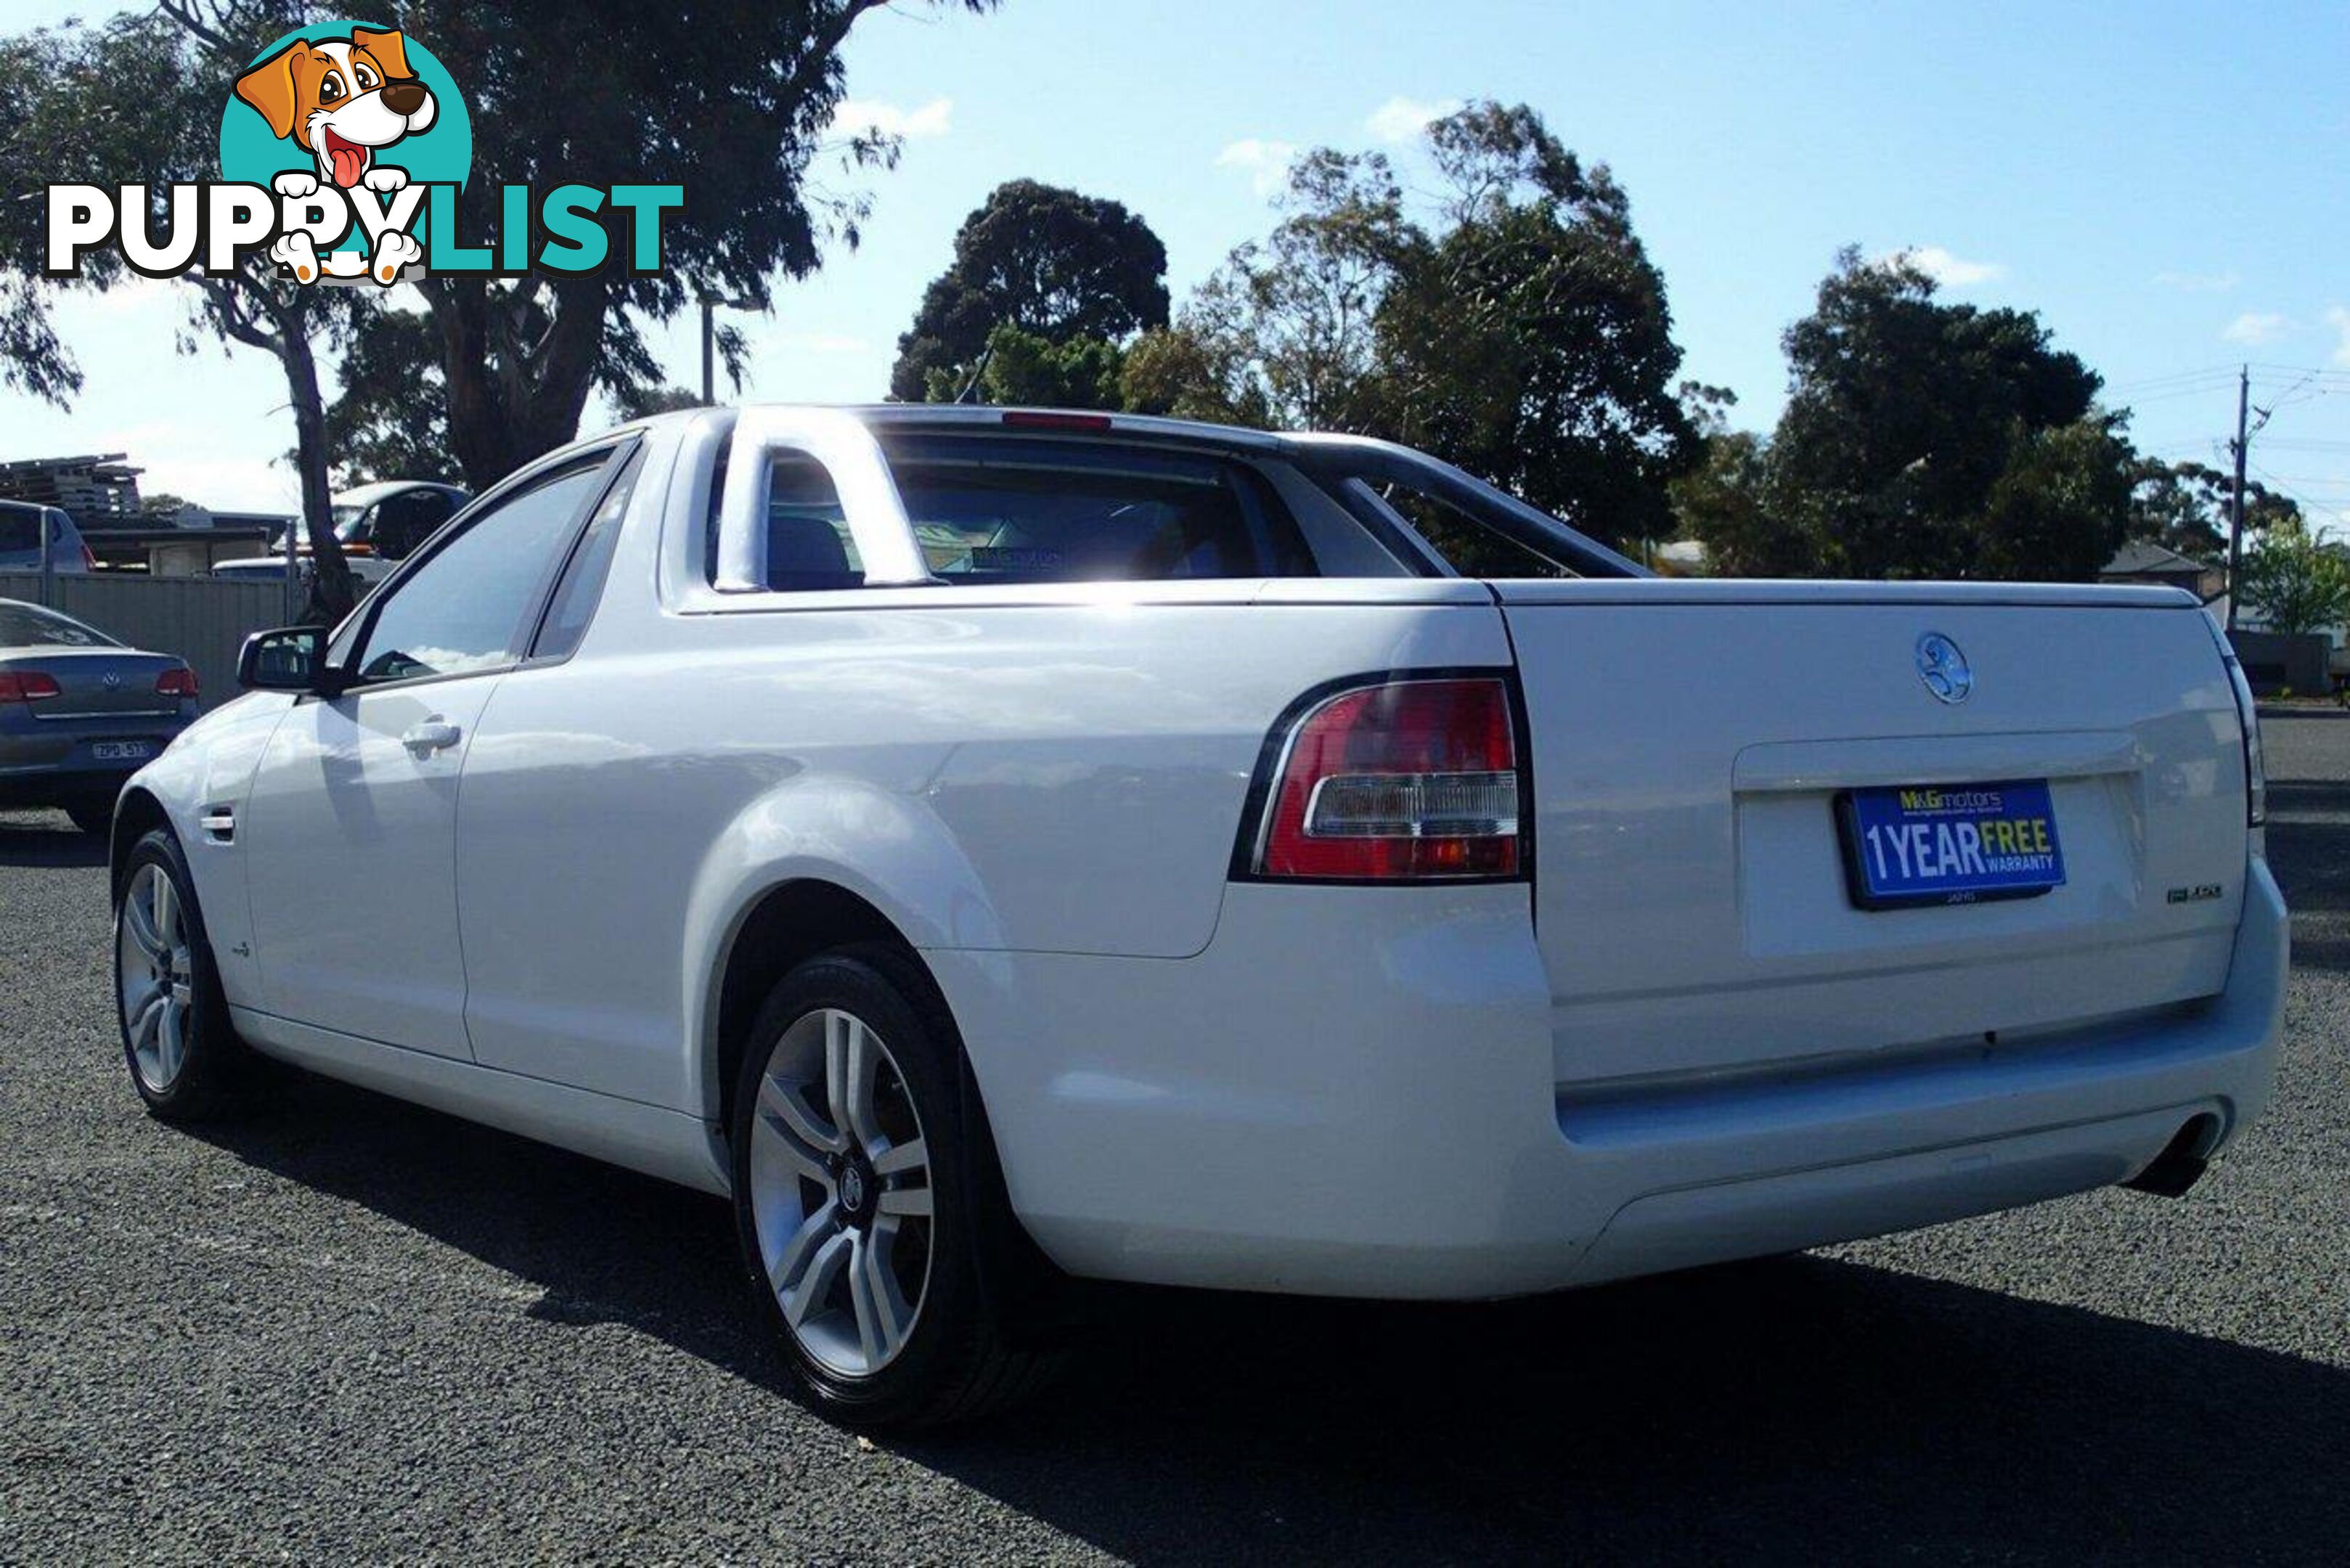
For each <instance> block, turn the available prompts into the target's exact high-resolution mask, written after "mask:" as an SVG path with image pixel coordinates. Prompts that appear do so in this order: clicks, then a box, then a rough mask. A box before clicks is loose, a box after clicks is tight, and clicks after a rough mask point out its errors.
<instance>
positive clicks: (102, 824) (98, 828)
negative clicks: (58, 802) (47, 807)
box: [66, 801, 114, 837]
mask: <svg viewBox="0 0 2350 1568" xmlns="http://www.w3.org/2000/svg"><path fill="white" fill-rule="evenodd" d="M66 815H67V816H68V817H70V818H71V819H72V821H73V825H74V826H75V827H76V828H78V829H79V830H80V831H81V832H83V833H87V834H90V835H92V836H97V837H103V836H106V835H107V834H109V833H110V832H112V831H113V830H114V805H113V803H112V802H111V801H109V802H108V803H107V804H106V805H99V804H98V803H96V802H94V801H83V802H80V803H79V804H78V805H69V806H68V807H66Z"/></svg>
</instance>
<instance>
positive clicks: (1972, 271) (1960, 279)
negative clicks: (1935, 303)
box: [1885, 245, 2007, 288]
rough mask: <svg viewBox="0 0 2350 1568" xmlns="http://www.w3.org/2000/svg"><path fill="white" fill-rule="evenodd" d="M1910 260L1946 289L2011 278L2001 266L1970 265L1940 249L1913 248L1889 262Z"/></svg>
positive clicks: (1978, 262)
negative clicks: (1901, 259)
mask: <svg viewBox="0 0 2350 1568" xmlns="http://www.w3.org/2000/svg"><path fill="white" fill-rule="evenodd" d="M1897 256H1906V257H1907V258H1908V261H1909V265H1912V266H1914V267H1916V268H1917V269H1918V271H1919V272H1922V273H1924V274H1925V275H1927V276H1928V277H1930V278H1932V279H1933V280H1934V281H1935V282H1936V283H1939V284H1940V285H1941V286H1943V287H1945V288H1965V287H1967V286H1969V285H1971V284H1978V283H1989V282H1991V280H1992V279H1993V278H1997V277H2004V276H2006V275H2007V268H2006V267H2005V266H2003V265H2001V264H2000V263H1998V262H1983V261H1969V260H1967V259H1966V258H1965V257H1963V256H1958V255H1953V254H1950V252H1949V251H1947V250H1944V249H1943V248H1942V247H1941V246H1940V245H1911V246H1909V247H1908V248H1907V249H1905V250H1898V251H1895V252H1893V253H1892V254H1891V255H1888V256H1887V257H1886V258H1885V259H1886V260H1887V261H1890V260H1893V259H1894V258H1895V257H1897Z"/></svg>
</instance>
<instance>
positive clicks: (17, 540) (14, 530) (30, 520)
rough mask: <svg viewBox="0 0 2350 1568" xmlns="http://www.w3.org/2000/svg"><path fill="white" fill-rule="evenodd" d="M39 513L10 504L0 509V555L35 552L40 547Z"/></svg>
mask: <svg viewBox="0 0 2350 1568" xmlns="http://www.w3.org/2000/svg"><path fill="white" fill-rule="evenodd" d="M40 521H41V514H39V513H37V512H20V511H18V510H17V509H16V508H15V507H13V506H11V507H8V508H6V509H5V510H0V555H15V554H18V553H20V552H37V551H38V550H39V549H40V547H41V530H40Z"/></svg>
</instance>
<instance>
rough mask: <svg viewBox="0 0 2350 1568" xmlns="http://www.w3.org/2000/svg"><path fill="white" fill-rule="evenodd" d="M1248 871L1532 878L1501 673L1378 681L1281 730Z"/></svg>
mask: <svg viewBox="0 0 2350 1568" xmlns="http://www.w3.org/2000/svg"><path fill="white" fill-rule="evenodd" d="M1274 740H1275V742H1277V745H1276V747H1275V748H1274V757H1275V762H1274V768H1273V774H1272V778H1271V782H1270V785H1269V787H1267V788H1266V789H1265V791H1264V792H1263V802H1264V805H1263V812H1262V816H1261V820H1260V821H1259V822H1257V823H1256V824H1255V825H1254V826H1255V828H1256V836H1255V840H1254V846H1253V854H1251V855H1249V856H1248V857H1245V860H1244V867H1245V870H1246V871H1247V873H1248V874H1250V875H1253V876H1256V877H1271V878H1284V879H1304V880H1312V881H1344V882H1357V881H1360V882H1416V881H1432V880H1443V879H1451V878H1461V877H1475V878H1487V877H1517V876H1521V875H1523V872H1524V870H1525V857H1524V855H1523V846H1522V842H1521V836H1520V821H1519V818H1520V815H1521V812H1522V810H1523V801H1524V799H1525V789H1524V782H1525V781H1524V777H1523V773H1522V771H1521V769H1520V767H1519V763H1518V742H1517V726H1516V724H1515V722H1513V719H1512V717H1511V704H1510V693H1509V688H1508V686H1507V685H1506V684H1504V683H1503V680H1501V679H1499V678H1498V677H1477V678H1469V679H1457V680H1456V679H1449V678H1435V677H1430V678H1426V679H1403V680H1388V681H1381V682H1378V683H1377V684H1372V685H1366V686H1357V687H1354V688H1351V689H1349V690H1347V691H1339V692H1337V693H1336V694H1335V695H1330V696H1326V697H1323V698H1321V699H1320V700H1319V701H1315V702H1314V703H1312V704H1310V705H1308V706H1306V707H1305V709H1304V711H1302V712H1300V713H1298V714H1297V715H1296V716H1295V717H1294V718H1293V719H1291V720H1290V721H1289V722H1288V723H1287V725H1286V726H1285V728H1284V730H1283V731H1281V732H1276V734H1275V736H1274Z"/></svg>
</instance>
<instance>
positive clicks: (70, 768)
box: [0, 714, 194, 807]
mask: <svg viewBox="0 0 2350 1568" xmlns="http://www.w3.org/2000/svg"><path fill="white" fill-rule="evenodd" d="M192 722H194V721H193V720H192V718H181V717H158V716H154V715H149V714H139V715H133V716H128V717H122V718H109V717H107V716H106V715H103V714H93V715H89V716H88V717H77V718H71V719H51V720H38V721H19V722H12V723H10V724H8V725H7V726H6V727H5V728H0V806H8V807H26V806H42V805H66V804H68V803H79V802H82V801H87V800H98V799H103V800H107V801H111V800H113V798H114V797H115V796H116V795H118V794H121V792H122V786H123V784H126V783H128V782H129V780H130V775H131V774H135V773H137V772H138V771H139V770H140V768H143V767H145V766H146V765H147V764H148V763H150V762H152V761H153V760H154V759H155V758H157V757H160V756H161V755H162V754H163V752H164V750H165V748H167V747H168V746H170V745H171V743H172V742H173V741H175V740H177V739H178V738H179V736H180V732H181V731H182V730H184V729H186V728H187V727H188V725H189V724H191V723H192ZM123 742H135V743H139V744H143V745H145V746H146V747H147V748H148V752H147V754H146V755H145V756H144V757H135V758H108V759H105V760H103V761H101V760H100V759H99V757H98V755H97V753H95V752H94V751H93V750H92V748H93V747H94V746H97V745H100V744H109V745H120V744H121V743H123Z"/></svg>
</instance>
